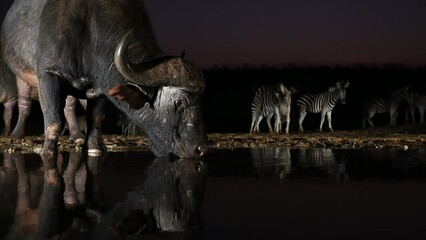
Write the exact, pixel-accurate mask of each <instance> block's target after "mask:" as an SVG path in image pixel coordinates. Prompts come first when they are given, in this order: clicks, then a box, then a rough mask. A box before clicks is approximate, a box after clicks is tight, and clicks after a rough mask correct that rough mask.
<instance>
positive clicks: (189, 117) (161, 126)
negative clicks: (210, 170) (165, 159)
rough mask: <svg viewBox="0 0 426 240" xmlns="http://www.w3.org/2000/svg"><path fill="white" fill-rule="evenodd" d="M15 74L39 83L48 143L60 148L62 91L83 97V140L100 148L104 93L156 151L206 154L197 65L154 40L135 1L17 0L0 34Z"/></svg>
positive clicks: (93, 149)
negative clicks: (167, 52) (84, 108)
mask: <svg viewBox="0 0 426 240" xmlns="http://www.w3.org/2000/svg"><path fill="white" fill-rule="evenodd" d="M1 41H2V45H3V46H4V49H3V55H4V57H5V60H6V62H7V63H8V65H9V66H10V67H11V69H12V70H13V71H14V72H15V74H16V75H17V76H18V77H19V78H20V79H22V80H23V81H25V82H26V83H27V84H28V85H30V86H38V87H39V96H40V105H41V107H42V110H43V116H44V128H45V135H46V137H45V142H44V145H43V149H42V152H41V153H42V154H55V153H57V142H58V137H59V134H60V128H61V126H62V117H61V109H62V107H63V105H64V103H65V98H66V97H67V95H72V96H74V97H77V98H86V97H87V98H88V99H89V100H88V103H87V111H86V116H87V128H88V129H87V134H86V145H87V148H88V150H89V153H90V154H94V155H98V154H100V153H101V151H102V149H103V143H102V138H101V133H100V128H101V126H100V124H101V119H102V115H103V106H104V99H105V98H106V99H109V100H110V101H112V102H113V103H114V104H115V105H116V106H117V107H118V108H119V109H120V110H121V111H122V112H124V113H125V114H126V115H128V117H129V118H130V119H131V120H132V121H134V122H135V123H137V124H138V125H140V126H142V127H143V128H144V130H145V132H146V133H147V135H148V141H149V142H150V145H151V149H152V150H153V152H154V153H155V154H156V155H157V156H167V155H169V154H170V153H173V154H175V155H177V156H179V157H197V156H200V155H203V154H204V151H205V148H204V146H205V144H206V139H207V136H206V133H205V127H204V124H203V122H202V120H201V112H200V104H201V95H202V92H203V91H204V87H205V83H204V79H203V76H202V73H201V71H200V70H199V69H198V68H197V67H195V65H194V64H192V63H190V62H189V61H187V60H185V59H183V58H182V57H173V56H169V55H166V54H165V53H164V52H163V51H162V50H161V49H160V47H159V46H158V45H157V42H156V38H155V36H154V32H153V29H152V27H151V23H150V21H149V18H148V14H147V12H146V9H145V7H144V5H143V3H141V2H139V1H137V0H116V1H111V0H92V1H87V0H74V1H68V0H16V1H14V3H13V5H12V7H11V9H10V10H9V11H8V14H7V16H6V19H5V21H4V23H3V26H2V34H1Z"/></svg>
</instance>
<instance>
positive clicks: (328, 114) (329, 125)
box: [327, 112, 334, 132]
mask: <svg viewBox="0 0 426 240" xmlns="http://www.w3.org/2000/svg"><path fill="white" fill-rule="evenodd" d="M327 120H328V128H329V129H330V131H331V132H334V131H333V127H332V126H331V112H328V113H327Z"/></svg>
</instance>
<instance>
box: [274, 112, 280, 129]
mask: <svg viewBox="0 0 426 240" xmlns="http://www.w3.org/2000/svg"><path fill="white" fill-rule="evenodd" d="M281 125H282V123H281V115H280V114H275V124H274V126H275V133H277V134H280V133H282V131H281Z"/></svg>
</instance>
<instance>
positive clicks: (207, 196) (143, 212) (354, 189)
mask: <svg viewBox="0 0 426 240" xmlns="http://www.w3.org/2000/svg"><path fill="white" fill-rule="evenodd" d="M425 237H426V150H425V149H409V150H406V151H404V150H401V149H363V150H335V149H288V148H271V149H237V150H232V151H231V150H218V151H215V152H212V153H210V154H209V155H207V156H206V157H205V158H204V159H202V160H185V161H171V160H168V159H155V158H154V156H153V155H152V154H151V153H150V152H130V153H107V154H105V155H104V156H102V157H88V156H85V155H84V154H82V153H81V152H71V153H67V154H63V155H60V156H59V157H58V158H47V159H41V157H40V156H38V155H34V154H21V153H3V154H1V156H0V239H313V238H321V239H325V238H328V239H385V238H386V239H401V238H403V239H424V238H425Z"/></svg>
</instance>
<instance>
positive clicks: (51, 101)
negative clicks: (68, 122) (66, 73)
mask: <svg viewBox="0 0 426 240" xmlns="http://www.w3.org/2000/svg"><path fill="white" fill-rule="evenodd" d="M38 75H39V76H38V77H39V98H40V106H41V110H42V111H43V117H44V134H45V138H44V144H43V149H42V150H41V153H40V154H42V155H45V154H56V153H57V152H58V140H59V136H60V134H61V126H62V123H63V121H62V110H63V108H64V105H65V98H66V96H67V94H66V93H64V92H63V91H62V90H61V89H63V88H61V86H62V85H64V83H63V82H62V81H63V80H62V79H61V78H59V77H58V76H56V75H53V74H48V73H43V72H41V73H39V74H38Z"/></svg>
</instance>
